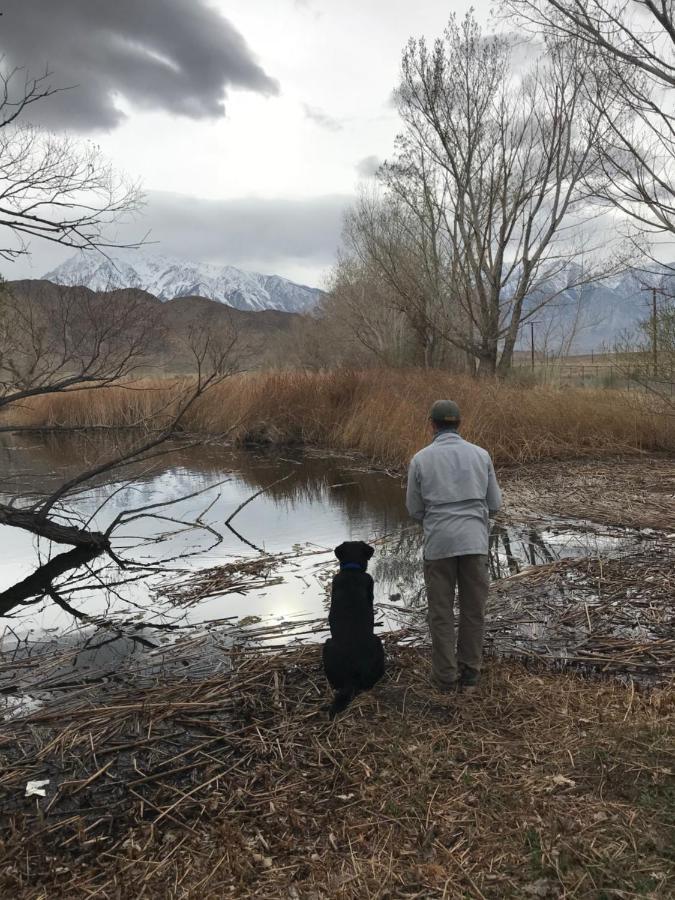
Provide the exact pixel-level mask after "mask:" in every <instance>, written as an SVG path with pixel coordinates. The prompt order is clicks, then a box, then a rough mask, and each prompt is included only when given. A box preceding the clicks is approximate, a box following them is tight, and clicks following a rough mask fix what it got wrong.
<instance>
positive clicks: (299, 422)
mask: <svg viewBox="0 0 675 900" xmlns="http://www.w3.org/2000/svg"><path fill="white" fill-rule="evenodd" d="M175 384H176V382H175V381H171V380H169V379H164V380H162V379H157V380H154V381H150V380H147V381H145V382H142V383H137V384H136V385H135V386H134V389H128V388H122V387H117V388H111V389H107V390H104V391H91V392H87V391H84V392H78V393H73V394H70V395H67V396H64V395H54V396H50V397H42V398H40V399H37V400H34V401H32V402H31V403H30V404H27V405H25V406H24V407H23V408H22V409H21V410H20V411H16V410H15V411H14V413H13V415H12V420H13V421H19V422H20V423H21V424H26V425H37V426H55V425H63V426H68V427H72V426H98V427H113V428H119V427H125V426H134V425H139V424H141V423H143V422H148V421H150V422H151V423H157V422H159V421H160V420H161V419H162V418H165V416H166V411H167V405H168V406H169V407H170V405H171V393H172V389H173V388H174V387H175ZM444 396H446V397H447V396H449V397H452V398H453V399H455V400H457V401H458V402H459V404H460V406H461V407H462V409H463V411H464V424H463V434H464V436H465V437H466V438H468V439H469V440H472V441H475V442H476V443H479V444H481V445H482V446H484V447H486V448H487V449H488V450H489V451H490V452H491V454H492V456H493V458H494V459H495V461H496V462H498V463H514V462H519V463H520V462H531V461H538V460H544V459H551V458H555V459H559V458H570V457H577V456H584V455H593V456H598V455H604V454H616V453H622V452H634V451H659V450H672V449H673V448H675V418H673V417H672V416H670V417H669V416H664V415H659V414H658V413H656V412H654V411H650V408H649V398H648V397H647V396H646V395H638V396H637V397H636V396H635V394H634V393H633V394H632V395H630V396H627V395H625V394H622V393H621V392H618V391H594V390H589V389H583V390H572V389H567V390H566V389H563V390H560V389H556V388H552V387H534V388H528V387H520V386H516V385H508V384H502V383H495V382H479V381H476V380H474V379H470V378H466V377H458V376H450V375H447V374H443V373H440V372H429V373H427V372H421V371H399V370H392V371H386V370H385V371H381V370H375V371H368V372H350V371H335V372H326V373H303V372H266V373H256V374H250V375H241V376H237V377H234V378H232V379H230V380H228V381H227V382H225V383H223V384H221V385H220V386H218V387H216V388H214V389H213V390H212V391H210V392H209V393H208V395H206V396H205V397H204V398H203V399H202V400H201V402H200V403H199V404H198V405H197V406H196V407H195V408H194V409H193V410H191V412H190V414H189V416H188V417H187V418H186V420H185V427H186V428H187V429H189V430H191V431H195V432H202V433H208V434H221V433H224V432H226V431H228V430H229V429H232V428H233V427H234V432H233V433H234V436H235V437H236V438H237V439H239V440H241V441H243V440H254V441H255V440H262V441H270V442H273V443H279V444H282V443H290V442H302V443H310V444H315V445H322V446H328V447H331V448H334V449H349V450H357V451H359V452H361V453H363V454H365V455H366V456H367V457H369V458H370V459H371V460H373V461H374V462H376V463H378V464H380V465H384V466H387V467H391V468H401V467H402V466H404V465H405V464H406V463H407V461H408V459H409V458H410V456H411V455H412V454H413V453H414V452H415V451H416V450H417V449H418V448H419V447H420V446H422V445H423V444H424V443H425V442H426V441H427V440H428V433H427V430H426V429H427V426H426V421H425V419H426V411H427V409H428V407H429V405H430V403H431V402H432V401H433V400H435V399H437V398H439V397H444Z"/></svg>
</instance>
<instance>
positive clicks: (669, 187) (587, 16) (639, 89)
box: [501, 0, 675, 234]
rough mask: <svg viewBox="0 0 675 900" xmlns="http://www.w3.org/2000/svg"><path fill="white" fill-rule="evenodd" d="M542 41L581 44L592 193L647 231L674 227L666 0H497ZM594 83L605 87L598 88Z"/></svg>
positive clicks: (671, 58) (673, 26) (674, 132)
mask: <svg viewBox="0 0 675 900" xmlns="http://www.w3.org/2000/svg"><path fill="white" fill-rule="evenodd" d="M501 6H502V10H503V11H504V12H505V13H506V14H507V16H509V17H515V18H516V21H517V22H518V23H519V25H523V24H524V25H525V26H528V25H529V26H531V28H533V29H534V30H535V32H536V34H537V35H538V36H539V37H541V36H542V35H543V37H544V39H545V40H546V41H547V42H549V43H555V42H557V43H573V44H575V45H578V44H581V46H582V47H583V48H584V49H585V53H586V55H587V58H588V60H589V63H590V65H589V67H588V80H587V83H586V88H587V92H588V96H589V99H590V101H591V102H592V103H593V104H594V105H595V106H596V109H597V110H598V112H599V113H600V114H601V116H602V119H603V123H604V124H605V126H606V127H605V129H604V134H603V140H602V141H601V142H598V144H597V151H598V158H599V160H600V162H601V164H602V170H603V175H604V176H606V177H603V179H602V181H601V183H600V184H599V185H598V184H592V186H593V187H594V189H595V192H596V193H597V194H598V195H599V196H600V197H602V198H604V199H607V200H609V201H610V202H611V203H613V204H614V205H615V206H617V207H618V208H619V209H620V210H621V211H622V212H623V213H624V214H626V215H627V216H629V217H630V219H632V220H633V221H634V222H635V223H637V225H638V227H639V229H641V230H643V231H646V232H650V233H657V234H658V233H664V232H665V233H669V234H672V233H673V232H675V107H674V106H673V93H672V92H673V88H675V21H674V14H675V4H674V3H673V0H660V2H652V0H583V2H582V0H502V3H501ZM599 82H601V83H602V84H603V85H604V87H605V89H604V90H603V91H601V92H598V91H597V85H598V83H599Z"/></svg>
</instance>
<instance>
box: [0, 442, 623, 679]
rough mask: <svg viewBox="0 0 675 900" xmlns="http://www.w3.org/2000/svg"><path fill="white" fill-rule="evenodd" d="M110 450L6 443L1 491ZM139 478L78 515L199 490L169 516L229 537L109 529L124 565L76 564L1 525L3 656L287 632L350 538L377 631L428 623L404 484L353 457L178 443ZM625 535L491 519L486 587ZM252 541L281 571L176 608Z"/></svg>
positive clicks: (89, 499) (605, 546) (87, 500)
mask: <svg viewBox="0 0 675 900" xmlns="http://www.w3.org/2000/svg"><path fill="white" fill-rule="evenodd" d="M115 440H116V441H124V440H130V438H128V437H125V436H124V435H122V436H121V437H116V439H115ZM110 449H111V448H110V439H109V438H107V437H105V436H104V435H100V434H95V435H93V436H92V435H88V436H84V435H76V436H73V435H70V436H60V437H56V436H54V435H45V436H37V435H31V436H29V437H26V436H18V437H17V436H14V437H12V436H9V435H2V436H0V459H1V460H2V470H1V471H2V485H3V486H4V488H5V490H7V488H8V486H9V487H10V488H11V490H12V492H18V491H20V492H23V493H32V492H35V491H37V490H38V489H39V490H44V489H49V488H51V487H53V486H54V485H55V484H56V483H58V482H59V481H61V480H62V479H64V478H67V477H69V475H72V474H73V472H74V471H76V470H78V469H79V468H80V467H81V466H82V462H83V460H86V463H87V465H91V464H93V463H94V462H95V461H96V459H97V458H99V457H101V458H102V457H103V456H107V455H108V454H109V453H110ZM134 474H135V476H136V480H135V481H134V483H133V484H130V485H128V486H124V485H121V484H118V485H110V484H99V485H95V486H94V487H93V488H91V489H90V490H88V491H86V492H83V493H82V494H80V495H78V497H77V498H76V500H75V502H74V504H73V505H74V510H75V512H76V513H77V514H78V515H80V516H81V518H82V519H83V520H85V519H87V518H89V517H90V516H92V515H94V514H96V510H97V509H99V507H101V504H102V503H103V501H105V500H107V501H108V502H107V503H106V504H105V506H103V507H102V509H101V510H100V512H99V513H97V514H96V518H95V522H94V524H95V525H96V526H97V527H100V528H105V525H106V524H107V522H109V521H110V520H112V518H114V517H115V516H117V515H119V513H120V512H122V511H124V510H126V509H128V508H130V507H132V506H140V505H143V504H153V503H160V502H164V501H167V500H169V499H172V498H176V497H181V496H185V495H188V494H193V495H194V494H195V492H202V493H200V494H199V495H198V496H196V497H195V496H193V498H192V499H191V500H187V501H182V502H181V503H178V504H177V505H176V506H175V507H173V508H172V514H171V515H172V516H174V517H175V518H177V519H182V520H185V521H189V520H190V519H191V518H194V517H195V516H196V515H198V514H199V513H200V512H202V510H203V509H205V508H207V507H208V525H209V527H212V528H213V529H215V530H216V531H218V532H219V533H220V534H222V535H223V538H222V541H221V542H220V543H218V545H217V546H214V547H212V548H211V549H210V550H205V548H206V547H208V546H209V543H208V541H206V539H205V538H204V536H203V535H200V534H198V533H197V532H195V531H194V530H192V529H189V528H182V527H171V526H170V525H168V524H167V523H165V522H164V523H160V522H158V521H157V520H147V521H146V520H139V521H136V522H133V523H132V524H130V525H129V526H128V527H125V528H123V529H121V530H120V532H119V533H118V534H117V535H116V536H115V539H114V542H113V550H114V552H115V555H116V557H117V559H116V560H112V559H111V558H110V557H109V556H107V555H102V556H98V557H93V556H92V557H91V558H88V559H86V560H78V559H76V558H75V555H73V554H74V553H75V551H69V552H65V551H63V548H58V547H54V546H50V545H49V544H47V543H46V542H43V541H42V542H36V541H35V540H34V539H33V538H32V537H31V536H30V535H28V534H25V533H19V532H17V531H16V530H15V529H9V528H7V527H0V546H2V548H3V551H4V552H3V554H2V557H1V558H0V621H1V622H2V623H3V624H4V626H5V629H4V635H3V634H2V632H0V643H1V646H2V649H3V650H5V651H7V650H8V648H9V649H12V648H14V649H13V652H14V651H15V650H16V648H17V647H18V646H20V645H22V644H23V645H24V648H26V647H27V646H28V642H32V643H33V644H34V643H35V642H38V641H39V642H40V643H41V645H44V646H47V645H53V644H54V643H59V642H61V644H62V642H63V640H64V636H66V635H68V638H67V641H68V642H69V643H68V647H69V648H71V649H72V647H76V646H84V645H85V644H86V645H87V646H88V647H89V648H91V646H92V643H93V645H94V646H98V645H99V644H100V647H101V648H102V647H107V648H108V651H107V652H108V653H110V652H112V648H117V649H116V650H115V652H116V653H117V654H118V655H121V656H122V657H123V658H126V657H127V656H129V651H130V648H131V650H133V653H134V654H137V653H139V652H141V653H142V652H143V651H144V650H146V651H148V652H151V653H153V652H155V649H156V648H155V645H157V644H158V642H159V644H161V643H162V642H163V641H165V640H167V639H168V638H169V637H170V636H171V634H172V633H176V632H180V631H182V630H183V629H185V628H187V627H193V626H203V625H204V624H205V623H208V625H209V626H210V627H212V626H213V627H215V626H217V625H219V624H220V625H227V626H230V625H231V623H232V621H234V620H236V619H238V618H241V617H249V618H250V617H255V618H259V619H262V620H264V621H266V622H282V621H283V622H286V623H288V622H293V621H302V619H303V618H304V617H314V618H317V619H319V618H322V617H325V611H326V604H327V589H328V583H329V580H330V576H331V574H332V572H333V571H334V564H335V561H334V558H333V555H332V548H333V547H334V546H335V545H336V544H338V543H340V542H341V541H343V540H348V539H364V540H368V541H371V542H374V543H376V546H377V553H376V556H375V558H374V559H373V562H372V566H371V571H372V572H373V575H374V577H375V582H376V602H377V603H378V604H379V609H380V618H381V620H382V623H383V625H384V627H397V626H398V625H400V624H401V623H402V622H409V621H411V620H417V621H419V620H421V618H422V617H423V615H424V610H425V602H426V600H425V594H424V585H423V578H422V565H421V562H422V534H421V530H420V529H419V528H418V526H416V525H414V524H411V523H410V520H409V519H408V517H407V514H406V511H405V506H404V491H403V485H402V484H401V482H400V481H399V480H397V479H394V478H391V477H389V476H387V475H385V474H382V473H378V472H373V471H371V470H369V469H368V467H367V466H364V465H363V463H361V462H359V461H358V460H356V459H354V458H352V457H350V456H340V455H325V454H324V455H322V454H320V453H313V452H305V453H303V452H302V451H299V450H288V449H285V450H283V451H269V452H267V451H262V450H251V451H233V450H231V449H229V448H226V447H223V446H218V445H215V444H209V445H206V446H200V447H192V448H190V449H180V448H176V449H175V451H174V452H173V453H172V454H170V455H168V456H164V457H161V458H159V459H158V460H156V461H155V464H154V465H153V467H152V469H144V470H142V471H141V470H139V471H137V472H135V473H134ZM128 476H129V473H128V472H125V477H128ZM224 479H225V481H224ZM262 488H267V490H266V491H265V492H264V493H263V494H261V495H260V496H259V497H257V498H256V499H255V500H254V501H253V502H252V503H250V504H248V505H246V506H244V507H243V508H242V509H241V512H240V513H239V514H238V515H237V517H236V518H235V520H234V521H233V525H234V526H235V528H236V533H233V532H230V531H229V530H228V529H226V528H225V527H224V523H225V521H226V520H227V518H228V517H229V516H230V515H231V514H232V512H233V511H234V510H235V509H237V507H238V506H240V505H241V504H243V503H244V501H246V500H247V499H248V498H250V497H251V495H252V494H253V493H255V492H257V491H259V490H261V489H262ZM628 541H629V537H628V536H627V535H626V533H624V532H619V531H616V532H614V533H613V532H611V531H610V532H605V533H603V534H601V535H599V534H596V533H587V532H585V531H584V530H583V528H580V527H579V526H578V523H577V525H575V524H574V523H571V524H570V523H569V522H567V523H566V522H564V521H562V520H561V521H560V522H547V523H545V526H542V527H535V526H534V525H532V524H524V525H505V524H495V525H494V527H493V529H492V534H491V538H490V569H491V573H492V577H493V579H494V580H500V579H503V578H505V577H508V576H511V575H515V574H518V573H519V572H521V571H522V570H523V569H524V568H526V567H528V566H533V565H542V564H546V563H550V562H552V561H554V560H556V559H560V558H563V557H566V556H567V557H574V556H588V555H594V556H595V555H598V554H604V555H606V554H607V553H608V552H609V553H612V552H619V551H620V549H621V548H622V547H623V546H625V544H626V543H627V542H628ZM256 547H258V548H261V549H263V550H264V551H265V553H267V554H270V555H272V556H273V557H274V559H275V565H274V578H269V579H267V580H265V581H264V583H263V584H262V585H261V584H260V583H256V586H255V589H251V590H247V589H246V586H245V585H244V587H242V586H241V585H239V586H238V587H237V589H236V591H234V590H220V591H215V592H212V593H211V594H209V595H208V596H207V597H206V599H204V600H202V601H200V602H197V603H194V604H192V605H187V606H186V605H184V604H177V603H175V602H173V601H172V600H171V599H170V595H169V594H168V592H166V591H165V587H166V585H167V584H169V583H170V582H171V581H172V580H174V579H177V578H179V577H181V578H184V577H185V575H186V573H189V571H194V569H195V568H199V569H208V568H214V567H219V566H223V565H225V564H231V563H232V561H233V560H235V559H238V558H242V557H245V558H249V559H251V558H256V557H257V556H259V555H260V554H259V553H258V552H257V551H256V549H255V548H256ZM167 559H168V560H174V562H170V563H166V562H164V561H165V560H167ZM176 560H178V561H176ZM41 564H42V567H41V568H39V567H40V566H41ZM411 614H412V616H411ZM74 629H75V630H74ZM78 642H79V643H78ZM102 642H105V643H102ZM144 642H149V644H150V646H146V644H145V643H144ZM61 644H59V646H61ZM153 648H154V649H153ZM26 652H27V651H26ZM87 665H89V662H88V663H87ZM106 665H107V663H106ZM117 665H118V667H119V665H120V664H119V660H118V663H117ZM0 687H1V685H0Z"/></svg>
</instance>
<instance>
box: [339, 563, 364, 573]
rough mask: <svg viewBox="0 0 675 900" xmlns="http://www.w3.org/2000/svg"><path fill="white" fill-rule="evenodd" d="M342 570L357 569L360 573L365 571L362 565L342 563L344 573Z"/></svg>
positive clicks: (341, 567)
mask: <svg viewBox="0 0 675 900" xmlns="http://www.w3.org/2000/svg"><path fill="white" fill-rule="evenodd" d="M342 569H357V570H358V571H359V572H363V571H364V568H363V566H362V565H361V563H340V571H342Z"/></svg>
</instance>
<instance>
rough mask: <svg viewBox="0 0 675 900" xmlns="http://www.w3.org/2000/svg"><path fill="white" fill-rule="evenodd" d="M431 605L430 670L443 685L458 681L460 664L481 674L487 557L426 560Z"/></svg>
mask: <svg viewBox="0 0 675 900" xmlns="http://www.w3.org/2000/svg"><path fill="white" fill-rule="evenodd" d="M424 581H425V583H426V587H427V600H428V604H429V617H428V621H429V631H430V632H431V669H432V674H433V677H434V679H435V680H436V681H438V682H440V683H441V684H451V683H452V682H453V681H454V680H455V679H456V678H457V664H458V663H459V665H460V666H468V667H469V668H471V669H475V670H477V671H480V667H481V661H482V657H483V632H484V626H485V604H486V601H487V595H488V587H489V577H488V558H487V556H482V555H477V554H476V555H471V556H449V557H447V558H446V559H428V560H425V561H424ZM455 585H457V588H458V595H459V633H458V636H457V652H456V653H455V611H454V601H455Z"/></svg>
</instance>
